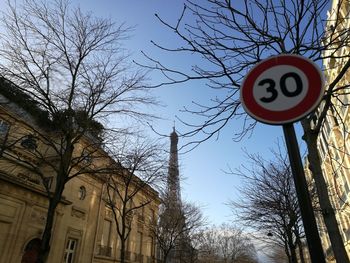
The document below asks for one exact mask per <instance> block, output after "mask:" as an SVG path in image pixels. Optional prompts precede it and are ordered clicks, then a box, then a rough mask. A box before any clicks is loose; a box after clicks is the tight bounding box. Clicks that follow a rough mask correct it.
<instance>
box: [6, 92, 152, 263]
mask: <svg viewBox="0 0 350 263" xmlns="http://www.w3.org/2000/svg"><path fill="white" fill-rule="evenodd" d="M37 129H41V127H38V125H37V123H36V121H35V120H34V119H33V116H32V115H31V114H30V113H28V112H27V111H26V110H24V109H23V108H21V107H20V106H19V105H18V104H15V103H13V102H12V101H9V100H8V99H6V98H5V97H3V96H1V95H0V143H1V151H0V263H12V262H13V263H18V262H34V261H33V260H34V259H33V258H35V255H36V253H37V252H36V251H37V249H38V247H39V245H40V240H41V235H42V233H43V228H44V225H45V221H46V216H47V206H48V200H47V194H46V193H47V192H46V191H45V188H44V184H43V180H42V178H40V177H38V176H37V175H35V174H34V173H32V172H31V171H30V166H28V168H27V167H26V166H25V165H21V166H20V165H16V160H15V159H14V160H9V159H8V158H11V157H7V158H3V156H4V154H5V153H9V152H12V153H13V154H16V155H17V156H20V157H21V158H22V160H25V161H27V162H36V160H35V158H33V155H32V154H31V153H32V151H34V150H36V149H37V148H38V149H39V148H40V147H41V145H40V144H39V143H37V142H36V140H35V136H33V134H35V130H37ZM16 134H21V135H25V134H28V135H27V136H21V137H18V140H12V142H11V143H12V145H11V147H4V146H6V144H7V143H8V140H7V139H8V138H9V136H10V135H11V136H12V137H13V138H14V137H16ZM90 139H91V138H88V137H86V138H83V139H82V142H81V144H84V140H90ZM81 147H82V148H83V145H81ZM78 148H79V147H78ZM80 150H81V149H80ZM96 152H99V153H101V154H104V155H106V153H105V152H104V151H103V149H102V148H101V149H97V150H96ZM45 154H50V153H49V152H45ZM7 156H10V155H7ZM52 158H55V157H54V156H52ZM106 159H108V160H109V161H110V162H113V160H112V159H111V158H109V157H108V156H106ZM86 162H91V165H99V164H95V163H94V162H98V161H95V160H91V159H88V158H86ZM38 165H40V164H38ZM89 165H90V163H89ZM44 179H45V181H46V180H47V181H46V185H47V186H48V187H54V186H53V183H52V182H53V181H52V175H50V172H49V170H48V171H47V174H45V178H44ZM105 195H106V180H104V179H103V177H101V176H98V175H94V174H87V175H82V176H78V177H75V178H73V179H71V180H70V181H69V182H68V183H67V184H66V187H65V189H64V192H63V199H62V200H61V202H60V204H59V205H58V207H57V209H56V213H55V217H54V218H55V219H54V225H53V230H52V239H51V245H50V248H51V249H50V253H49V257H48V260H47V262H50V263H62V262H64V263H79V262H84V263H85V262H91V263H97V262H100V263H102V262H103V263H108V262H119V261H118V259H119V253H120V251H119V248H120V241H119V240H118V237H117V234H116V229H115V228H116V224H115V221H114V219H113V214H112V211H111V209H110V208H109V206H108V205H107V204H106V202H105V199H104V197H105ZM145 195H147V196H148V198H151V199H152V202H151V203H150V204H148V205H147V206H145V207H144V208H143V209H142V212H140V213H139V214H137V215H136V216H134V217H133V221H132V227H131V234H130V236H129V238H128V242H127V253H126V258H127V262H144V263H151V262H155V240H154V238H153V237H152V235H151V234H150V232H149V231H148V227H147V225H148V224H150V223H151V222H154V217H155V216H156V214H157V211H158V205H159V198H158V193H157V192H156V191H154V190H153V189H152V188H150V187H148V188H147V191H146V190H145V191H141V192H140V193H138V195H137V197H136V202H137V199H138V198H143V197H144V196H145ZM140 211H141V210H140Z"/></svg>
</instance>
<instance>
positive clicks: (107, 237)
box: [98, 219, 112, 257]
mask: <svg viewBox="0 0 350 263" xmlns="http://www.w3.org/2000/svg"><path fill="white" fill-rule="evenodd" d="M111 228H112V222H111V221H109V220H106V219H105V220H104V221H103V230H102V231H103V232H102V239H101V244H100V245H99V252H98V253H99V255H101V256H106V257H110V256H111V255H112V247H111V230H112V229H111Z"/></svg>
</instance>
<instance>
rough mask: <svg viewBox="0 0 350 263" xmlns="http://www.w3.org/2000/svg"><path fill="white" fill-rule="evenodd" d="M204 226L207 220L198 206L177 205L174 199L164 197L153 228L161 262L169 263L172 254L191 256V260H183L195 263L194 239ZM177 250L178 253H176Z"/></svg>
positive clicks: (183, 203) (184, 203)
mask: <svg viewBox="0 0 350 263" xmlns="http://www.w3.org/2000/svg"><path fill="white" fill-rule="evenodd" d="M204 224H205V219H204V218H203V215H202V213H201V211H200V209H199V208H198V207H197V206H195V205H193V204H190V203H186V202H181V204H179V203H178V204H177V205H176V204H174V202H173V200H172V198H169V196H167V195H166V194H165V195H163V198H162V204H161V206H160V211H159V218H158V220H157V222H156V223H155V224H153V226H154V227H153V228H151V232H152V233H153V234H154V236H155V238H156V240H157V244H158V247H159V250H160V251H161V262H163V263H166V262H168V261H167V260H168V257H169V255H170V253H177V254H178V256H185V257H186V256H188V255H190V257H191V258H183V257H181V258H182V260H183V261H184V260H189V261H184V262H194V261H193V252H194V251H193V246H192V244H191V243H192V239H193V237H194V236H195V234H196V232H197V231H198V230H199V229H200V228H201V227H203V226H204ZM175 248H176V249H177V250H178V251H174V249H175ZM188 250H191V251H188ZM181 262H182V261H181Z"/></svg>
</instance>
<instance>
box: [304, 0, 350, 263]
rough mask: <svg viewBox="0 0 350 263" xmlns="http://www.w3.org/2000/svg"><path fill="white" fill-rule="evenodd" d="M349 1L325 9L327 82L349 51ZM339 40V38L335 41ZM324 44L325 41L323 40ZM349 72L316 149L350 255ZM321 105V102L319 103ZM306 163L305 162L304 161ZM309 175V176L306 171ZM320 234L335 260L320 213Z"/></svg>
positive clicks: (337, 0) (336, 1)
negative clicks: (328, 42)
mask: <svg viewBox="0 0 350 263" xmlns="http://www.w3.org/2000/svg"><path fill="white" fill-rule="evenodd" d="M349 12H350V2H349V1H347V0H346V1H343V0H333V1H332V5H331V9H330V10H329V12H328V14H327V15H328V17H327V28H326V34H327V36H326V38H325V39H328V41H329V39H332V41H334V40H336V41H335V42H334V43H339V45H338V44H335V45H329V46H328V48H327V50H326V51H325V52H324V57H325V59H324V60H323V64H324V74H325V80H326V83H327V84H330V83H332V82H333V81H334V80H335V78H336V77H337V76H338V75H339V73H340V71H341V69H342V68H343V66H344V65H345V63H346V62H347V60H348V57H347V54H348V53H349V51H350V47H349V45H347V44H346V43H349V38H350V35H349V34H348V29H349V27H350V19H349V18H350V15H349ZM337 41H339V42H337ZM324 45H327V43H324ZM349 82H350V72H349V71H347V72H346V73H345V75H344V77H343V78H342V80H341V81H340V82H339V83H338V86H337V87H336V88H340V89H339V91H338V92H337V93H336V94H334V96H333V97H332V105H334V106H333V107H331V109H330V110H329V111H328V112H327V116H326V119H325V121H324V123H323V126H322V129H321V132H320V135H319V138H318V150H319V156H320V159H321V162H322V170H323V176H324V178H325V180H326V183H327V186H328V191H329V195H330V198H331V202H332V205H333V208H334V210H335V213H336V217H337V221H338V226H339V230H340V231H341V234H342V238H343V241H344V244H345V248H346V251H347V253H348V255H349V256H350V196H349V193H350V137H349V127H350V112H349V107H348V106H349V102H350V93H349V88H348V87H347V85H349ZM321 108H322V104H321ZM306 167H308V164H307V163H306ZM307 172H308V176H309V178H312V176H311V174H310V171H307ZM316 219H317V221H318V225H319V231H320V236H321V240H322V244H323V248H324V250H325V255H326V259H327V262H335V259H334V255H333V252H332V249H331V245H330V242H329V238H328V235H327V231H326V228H325V226H324V223H323V219H322V216H321V214H320V213H318V215H317V218H316Z"/></svg>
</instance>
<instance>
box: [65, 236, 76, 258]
mask: <svg viewBox="0 0 350 263" xmlns="http://www.w3.org/2000/svg"><path fill="white" fill-rule="evenodd" d="M76 247H77V240H76V239H72V238H69V239H68V240H67V245H66V249H65V252H64V261H63V262H64V263H73V262H74V256H75V250H76Z"/></svg>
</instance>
